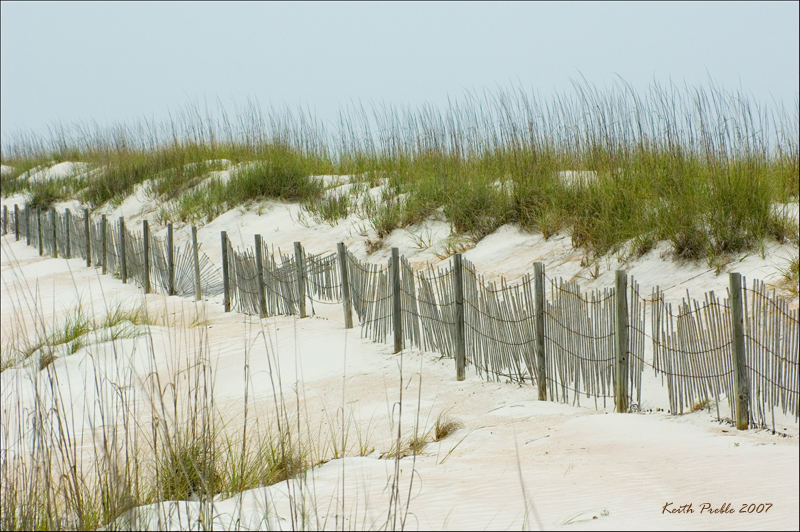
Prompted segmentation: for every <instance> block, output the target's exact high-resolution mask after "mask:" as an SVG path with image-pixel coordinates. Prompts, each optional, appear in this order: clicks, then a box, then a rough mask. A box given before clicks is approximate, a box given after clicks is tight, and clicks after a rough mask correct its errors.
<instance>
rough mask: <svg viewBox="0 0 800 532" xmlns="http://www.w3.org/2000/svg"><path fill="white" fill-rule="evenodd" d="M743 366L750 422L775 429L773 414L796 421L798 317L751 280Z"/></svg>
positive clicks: (799, 356) (799, 355) (798, 413)
mask: <svg viewBox="0 0 800 532" xmlns="http://www.w3.org/2000/svg"><path fill="white" fill-rule="evenodd" d="M744 292H745V297H744V298H743V299H744V305H745V312H744V315H745V320H744V338H745V364H746V367H747V373H748V375H749V379H750V383H749V384H750V390H749V391H750V416H751V421H752V422H755V423H756V424H758V425H760V426H772V429H773V430H775V411H776V410H778V411H780V412H783V413H784V414H791V415H793V416H794V418H795V419H800V408H798V399H800V397H799V396H800V389H798V385H797V383H798V365H800V343H799V342H798V336H799V334H798V332H799V331H800V326H798V324H800V315H799V314H798V309H789V306H788V304H787V302H786V301H785V300H784V299H782V298H779V297H778V296H777V295H776V294H775V290H774V289H773V290H772V292H771V293H770V292H769V291H768V290H767V287H766V285H765V284H764V283H763V282H761V281H756V280H754V281H753V283H752V288H747V287H746V286H745V288H744Z"/></svg>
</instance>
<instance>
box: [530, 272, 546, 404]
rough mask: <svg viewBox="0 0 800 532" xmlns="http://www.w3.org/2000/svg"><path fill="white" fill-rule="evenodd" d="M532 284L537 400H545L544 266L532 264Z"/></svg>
mask: <svg viewBox="0 0 800 532" xmlns="http://www.w3.org/2000/svg"><path fill="white" fill-rule="evenodd" d="M533 275H534V284H535V285H536V286H535V287H534V288H536V296H535V297H536V299H535V300H534V304H535V307H536V308H535V312H536V316H535V317H536V331H535V332H536V372H537V373H538V375H536V384H537V388H538V389H539V400H540V401H546V400H547V365H546V364H545V354H544V264H543V263H541V262H535V263H534V264H533Z"/></svg>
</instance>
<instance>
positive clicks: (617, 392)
mask: <svg viewBox="0 0 800 532" xmlns="http://www.w3.org/2000/svg"><path fill="white" fill-rule="evenodd" d="M616 273H617V276H616V292H615V298H614V299H615V303H616V313H615V314H616V319H615V322H614V328H615V330H614V339H615V343H616V353H615V359H616V371H615V372H614V379H615V380H614V402H615V404H616V407H617V412H627V411H628V334H629V333H628V276H627V275H626V274H625V272H624V271H622V270H617V272H616Z"/></svg>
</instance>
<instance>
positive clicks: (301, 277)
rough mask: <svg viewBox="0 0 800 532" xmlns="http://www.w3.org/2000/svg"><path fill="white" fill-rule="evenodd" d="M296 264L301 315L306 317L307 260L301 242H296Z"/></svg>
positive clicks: (298, 301)
mask: <svg viewBox="0 0 800 532" xmlns="http://www.w3.org/2000/svg"><path fill="white" fill-rule="evenodd" d="M294 264H295V267H296V268H297V303H298V305H299V306H300V317H301V318H305V317H306V315H307V314H306V261H305V257H304V255H303V246H302V244H300V242H295V243H294Z"/></svg>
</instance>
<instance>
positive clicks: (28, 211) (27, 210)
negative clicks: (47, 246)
mask: <svg viewBox="0 0 800 532" xmlns="http://www.w3.org/2000/svg"><path fill="white" fill-rule="evenodd" d="M25 244H26V245H28V246H30V245H31V208H30V206H28V205H27V204H26V205H25Z"/></svg>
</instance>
